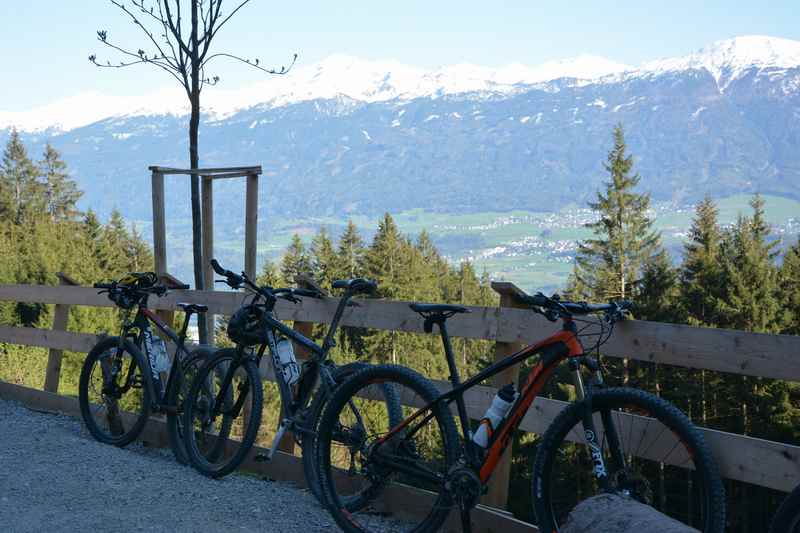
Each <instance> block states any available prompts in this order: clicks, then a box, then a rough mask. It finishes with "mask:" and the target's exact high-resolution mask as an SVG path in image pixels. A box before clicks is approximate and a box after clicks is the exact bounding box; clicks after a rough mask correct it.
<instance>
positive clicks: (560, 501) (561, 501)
mask: <svg viewBox="0 0 800 533" xmlns="http://www.w3.org/2000/svg"><path fill="white" fill-rule="evenodd" d="M519 300H520V301H521V302H522V303H524V304H526V305H527V306H528V307H529V308H530V309H531V310H532V311H534V312H537V313H540V314H543V315H544V316H545V317H546V318H548V319H549V320H551V321H553V322H555V321H557V320H559V319H560V320H561V321H562V327H561V330H560V331H558V332H557V333H555V334H554V335H552V336H550V337H548V338H546V339H544V340H542V341H540V342H538V343H535V344H532V345H530V346H527V347H525V348H523V349H521V350H520V351H518V352H516V353H514V354H513V355H510V356H509V357H508V358H506V359H503V360H502V361H498V362H495V363H493V364H491V365H490V366H488V367H487V368H486V369H484V370H483V371H482V372H480V373H478V374H477V375H475V376H474V377H472V378H469V379H468V380H466V381H465V382H463V383H462V382H461V380H460V378H459V373H458V369H457V367H456V364H455V357H454V354H453V348H452V346H451V343H450V337H449V335H448V332H447V327H446V321H447V319H448V318H450V317H452V316H454V315H456V314H459V313H465V312H468V311H469V310H468V309H467V308H465V307H461V306H457V305H437V304H412V305H411V308H412V309H413V310H414V311H415V312H417V313H419V314H420V315H421V316H422V317H423V318H424V320H425V322H424V329H425V331H426V332H428V333H431V332H432V331H433V327H434V326H438V328H439V331H440V334H441V338H442V343H443V345H444V353H445V356H446V359H447V365H448V369H449V372H450V377H449V379H450V384H451V388H450V389H449V390H447V391H446V392H441V391H440V389H437V388H436V387H435V386H434V385H433V383H432V382H431V381H430V380H428V379H427V378H425V377H423V376H422V375H420V374H419V373H417V372H415V371H413V370H411V369H408V368H405V367H401V366H396V365H380V366H375V367H371V368H367V369H364V370H361V371H359V372H358V373H357V374H355V375H353V376H352V377H351V378H350V379H348V380H347V381H345V382H344V383H342V384H341V385H340V386H339V388H338V389H337V390H336V391H335V392H334V394H333V396H332V397H331V399H330V400H329V401H328V403H327V405H326V407H325V411H324V413H323V416H322V420H321V421H320V424H319V431H318V444H317V446H318V450H317V453H318V457H317V462H318V468H319V469H320V472H319V477H320V479H321V482H322V491H323V493H324V499H325V501H326V503H327V506H328V509H329V511H330V512H331V514H332V515H333V517H334V519H335V520H336V522H337V524H339V526H340V527H341V528H342V529H343V530H344V531H348V532H356V531H357V532H365V531H384V530H386V529H387V528H388V529H391V530H392V531H414V532H429V531H435V530H437V529H438V528H439V527H440V526H441V525H442V524H443V522H444V521H445V520H446V519H447V517H448V515H449V514H450V512H451V511H452V510H455V509H458V510H459V511H460V515H461V522H462V528H463V531H467V532H468V531H471V527H472V525H471V522H470V510H471V509H472V508H473V507H474V506H475V505H476V504H477V503H478V500H479V498H480V496H481V495H482V494H483V493H484V492H485V491H486V488H487V484H488V483H489V481H490V480H491V477H492V472H493V471H494V470H495V468H496V467H497V465H498V463H499V461H500V458H501V457H502V455H503V452H504V451H505V450H506V449H507V448H508V446H509V444H510V443H511V442H512V437H513V435H514V432H515V430H516V429H518V428H519V426H520V423H521V422H522V419H523V417H524V416H525V414H526V413H527V411H528V409H529V408H530V407H531V405H532V403H533V401H534V399H535V398H536V396H537V395H538V394H539V393H540V392H541V391H542V389H543V388H544V386H545V384H546V383H547V382H548V380H549V378H551V376H553V373H554V372H555V370H556V368H557V367H558V366H559V364H560V363H561V362H563V361H567V362H568V369H569V370H570V372H571V373H572V374H573V375H574V381H575V394H576V396H577V398H576V401H575V402H573V403H571V404H568V406H567V407H566V408H565V409H564V410H563V411H562V412H561V413H560V414H559V415H558V416H557V417H556V418H555V419H554V420H553V422H552V424H551V425H550V426H549V428H548V429H547V431H546V432H545V434H544V435H543V436H542V437H541V438H540V439H539V441H538V446H537V452H536V458H535V463H534V468H533V473H532V481H533V483H532V490H533V503H534V511H535V515H536V518H537V521H538V526H539V529H540V530H541V531H548V532H549V531H558V530H559V528H560V527H561V526H563V524H564V523H565V520H566V518H567V516H568V514H569V512H570V511H571V510H572V509H574V507H575V505H577V503H579V502H580V501H583V500H584V499H586V498H588V497H590V496H592V495H595V494H599V493H615V494H619V495H623V496H625V497H628V498H632V499H634V500H637V501H640V502H643V503H645V504H648V505H652V506H655V507H657V508H659V509H661V510H662V511H663V512H665V513H667V514H669V515H671V516H673V517H674V518H676V519H678V520H681V521H683V522H684V523H687V524H691V525H693V526H694V527H697V528H699V529H700V530H701V531H703V532H706V533H710V532H713V533H717V532H722V531H723V530H724V523H725V507H724V502H725V500H724V491H723V486H722V481H721V479H720V476H719V473H718V469H717V466H716V464H715V462H714V460H713V457H712V455H711V453H710V451H709V449H708V447H707V446H706V444H705V442H704V440H703V437H702V435H701V433H700V432H699V431H698V430H697V429H696V428H695V427H694V426H693V425H692V423H691V422H690V421H689V419H688V418H687V417H686V416H685V415H684V414H683V413H681V412H680V411H679V410H678V409H677V408H676V407H674V406H673V405H672V404H670V403H668V402H667V401H665V400H663V399H661V398H659V397H656V396H653V395H651V394H648V393H646V392H644V391H640V390H636V389H630V388H616V387H608V386H606V385H605V383H604V381H603V374H602V368H601V366H600V365H599V363H598V359H597V358H596V357H595V356H592V355H591V353H592V351H594V350H597V349H598V348H599V347H600V346H601V345H602V344H603V343H604V342H606V341H607V340H608V338H610V336H611V333H612V332H613V326H614V324H615V323H616V322H618V321H619V320H622V319H623V318H624V317H625V314H626V312H627V311H628V309H629V308H630V306H631V304H630V303H629V302H617V303H609V304H599V305H598V304H587V303H585V302H568V301H562V300H560V299H559V298H558V297H557V296H554V297H546V296H544V295H542V294H537V295H534V296H529V295H524V296H520V297H519ZM590 315H591V316H590ZM598 315H599V316H598ZM579 324H580V327H579ZM589 338H591V339H592V345H591V346H590V349H589V350H585V349H584V347H583V340H587V339H589ZM598 354H599V352H598ZM537 355H538V356H539V358H538V360H537V361H536V362H535V364H533V365H532V368H530V371H529V372H528V374H527V377H526V378H525V379H524V380H523V383H522V385H521V388H520V390H519V392H517V391H516V387H515V384H513V383H512V384H508V385H506V386H505V387H503V388H502V389H501V390H500V391H498V393H497V395H496V396H495V398H494V399H493V400H492V404H491V405H492V407H491V408H490V410H489V411H487V416H486V417H485V418H484V420H482V421H481V425H480V426H479V427H478V431H476V432H473V431H472V428H473V427H474V426H473V425H472V424H471V422H470V417H469V415H468V412H467V401H466V400H467V399H468V400H469V403H470V404H474V403H475V401H476V397H477V398H480V392H481V391H480V390H474V391H473V390H471V389H473V388H474V387H476V386H477V385H478V384H479V383H481V382H483V381H485V380H487V379H489V378H491V377H492V376H496V375H497V374H499V373H500V372H502V371H504V370H506V369H508V368H510V367H511V366H513V365H516V364H520V363H522V362H524V361H526V360H528V359H531V358H533V357H534V356H537ZM587 371H588V376H587V378H586V379H585V378H584V373H586V372H587ZM389 384H391V385H392V387H393V389H394V390H395V393H396V394H397V395H398V396H399V397H400V398H401V400H402V403H403V406H404V407H403V416H404V419H403V421H402V422H401V423H400V424H396V425H393V426H392V429H390V430H389V431H386V429H385V422H384V420H385V418H386V415H385V414H383V413H381V412H379V408H380V405H378V404H376V402H374V401H373V400H372V398H374V397H375V392H374V391H373V390H372V389H373V387H375V386H376V385H379V386H380V387H385V386H387V385H389ZM503 396H505V398H503ZM503 405H505V406H506V407H505V408H504V409H505V413H504V414H503V415H502V416H500V417H498V416H497V411H498V410H500V411H501V412H502V409H499V408H500V407H502V406H503ZM354 407H355V408H356V409H355V410H354V409H353V408H354ZM453 411H455V413H456V415H457V419H458V423H459V426H460V432H461V435H459V429H458V426H457V425H456V418H455V417H454V414H453ZM492 417H494V421H495V424H496V425H494V426H492V425H490V427H488V428H486V427H484V429H483V430H481V427H483V426H485V424H486V423H487V421H489V419H491V418H492ZM479 433H482V434H483V436H484V437H485V438H486V440H485V441H484V444H485V446H482V445H481V444H480V443H479V442H480V441H481V438H479ZM476 441H477V442H476ZM390 488H391V490H389V489H390ZM381 494H383V495H384V497H383V498H379V496H380V495H381ZM354 495H364V497H368V498H369V499H370V504H369V505H364V503H363V502H361V507H360V508H358V509H356V508H353V507H352V506H351V505H350V503H349V502H351V501H352V500H353V498H354ZM387 521H388V522H389V524H388V525H387Z"/></svg>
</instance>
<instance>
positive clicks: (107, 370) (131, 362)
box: [78, 337, 152, 446]
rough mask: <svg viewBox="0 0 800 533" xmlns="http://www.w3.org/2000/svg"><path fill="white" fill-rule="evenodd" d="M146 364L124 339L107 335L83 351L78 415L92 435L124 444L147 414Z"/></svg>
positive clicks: (148, 366) (132, 435) (140, 427)
mask: <svg viewBox="0 0 800 533" xmlns="http://www.w3.org/2000/svg"><path fill="white" fill-rule="evenodd" d="M149 369H150V365H148V364H147V362H146V361H145V358H144V355H142V352H140V351H139V349H138V348H136V346H134V345H133V343H131V342H130V341H128V340H124V341H122V342H120V339H119V337H109V338H107V339H103V340H102V341H100V342H98V343H97V344H96V345H95V347H94V348H92V349H91V351H90V352H89V353H88V354H87V356H86V360H85V361H84V363H83V368H82V369H81V377H80V382H79V384H78V400H79V404H80V408H81V416H82V417H83V421H84V423H85V424H86V428H87V429H88V430H89V433H91V434H92V436H93V437H94V438H95V439H97V440H99V441H100V442H104V443H106V444H113V445H115V446H125V445H127V444H129V443H131V442H132V441H133V440H134V439H136V437H138V436H139V433H141V432H142V429H144V425H145V423H146V422H147V418H148V417H149V416H150V406H151V402H152V399H151V397H150V385H149V383H150V381H149V379H150V376H149V375H148V374H146V372H149Z"/></svg>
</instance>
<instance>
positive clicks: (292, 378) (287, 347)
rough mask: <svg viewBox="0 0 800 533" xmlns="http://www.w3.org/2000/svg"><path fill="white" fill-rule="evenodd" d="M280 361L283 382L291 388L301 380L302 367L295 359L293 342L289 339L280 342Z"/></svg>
mask: <svg viewBox="0 0 800 533" xmlns="http://www.w3.org/2000/svg"><path fill="white" fill-rule="evenodd" d="M278 359H279V360H280V362H281V373H282V374H283V380H284V381H285V382H286V383H287V384H288V385H290V386H291V385H294V384H295V383H297V380H298V379H300V367H299V366H298V364H297V359H295V357H294V348H293V347H292V341H290V340H289V339H281V340H279V341H278Z"/></svg>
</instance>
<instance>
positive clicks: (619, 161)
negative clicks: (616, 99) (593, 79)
mask: <svg viewBox="0 0 800 533" xmlns="http://www.w3.org/2000/svg"><path fill="white" fill-rule="evenodd" d="M605 169H606V171H608V173H609V175H610V180H609V181H608V182H606V186H605V191H604V192H599V193H598V194H597V201H595V202H590V203H589V207H591V208H592V210H594V211H595V212H597V213H598V215H599V216H600V218H599V220H598V221H597V222H592V223H589V224H587V227H589V228H591V229H592V230H594V234H595V238H594V239H587V240H586V241H583V242H581V243H580V244H579V245H578V254H577V257H576V258H575V270H574V277H575V282H574V287H585V288H586V289H588V292H589V294H585V295H583V296H584V297H590V298H593V299H600V300H607V299H612V298H614V299H624V298H630V297H631V295H632V294H634V293H635V291H634V288H635V285H636V282H637V281H638V279H639V276H640V274H641V269H642V266H643V265H644V263H645V262H646V261H647V260H648V259H649V258H650V257H651V256H652V255H653V254H654V253H656V252H657V250H658V249H659V247H660V244H659V235H658V233H656V232H655V231H653V228H652V226H653V221H652V220H651V219H650V217H649V216H648V215H647V209H648V208H649V207H650V196H649V195H647V194H640V193H637V192H634V188H635V187H636V185H638V184H639V180H640V177H639V174H633V173H632V171H633V157H631V156H629V155H627V154H626V146H625V136H624V134H623V131H622V126H621V125H617V126H616V127H615V128H614V148H613V149H612V150H611V152H610V153H609V154H608V161H607V163H606V164H605Z"/></svg>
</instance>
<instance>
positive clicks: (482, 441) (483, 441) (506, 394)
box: [472, 383, 517, 448]
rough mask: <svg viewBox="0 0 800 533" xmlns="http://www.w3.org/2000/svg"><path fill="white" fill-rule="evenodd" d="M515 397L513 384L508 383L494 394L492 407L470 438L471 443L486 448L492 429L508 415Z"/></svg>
mask: <svg viewBox="0 0 800 533" xmlns="http://www.w3.org/2000/svg"><path fill="white" fill-rule="evenodd" d="M516 397H517V392H516V391H515V390H514V384H513V383H509V384H508V385H506V386H505V387H503V388H502V389H500V390H499V391H497V394H495V396H494V398H493V399H492V405H490V406H489V409H487V410H486V413H485V414H484V415H483V418H481V423H480V426H478V430H477V431H476V432H475V434H474V435H473V436H472V442H474V443H475V444H477V445H478V446H480V447H481V448H486V447H487V446H488V445H489V439H490V438H491V437H492V433H493V432H494V429H495V428H496V427H497V426H498V425H499V424H500V421H501V420H503V418H505V416H506V414H508V410H509V409H511V406H512V405H513V404H514V399H515V398H516Z"/></svg>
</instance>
